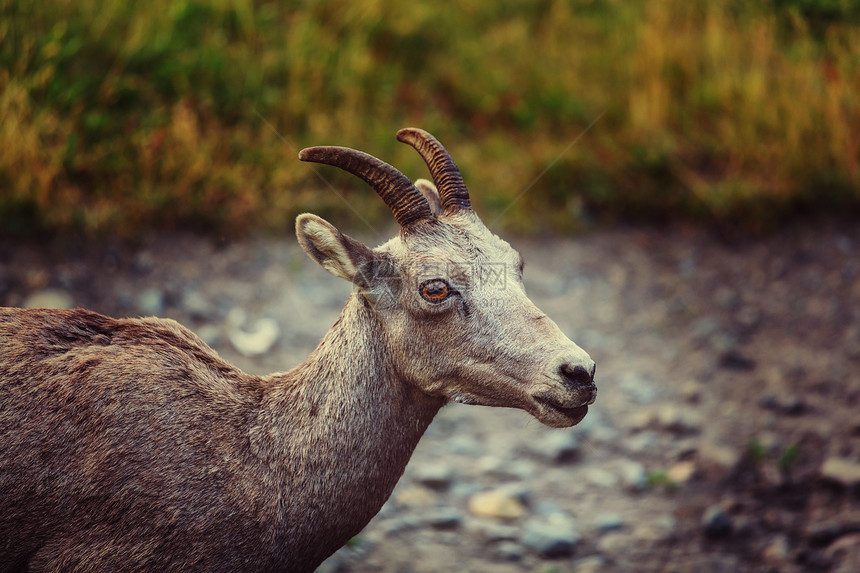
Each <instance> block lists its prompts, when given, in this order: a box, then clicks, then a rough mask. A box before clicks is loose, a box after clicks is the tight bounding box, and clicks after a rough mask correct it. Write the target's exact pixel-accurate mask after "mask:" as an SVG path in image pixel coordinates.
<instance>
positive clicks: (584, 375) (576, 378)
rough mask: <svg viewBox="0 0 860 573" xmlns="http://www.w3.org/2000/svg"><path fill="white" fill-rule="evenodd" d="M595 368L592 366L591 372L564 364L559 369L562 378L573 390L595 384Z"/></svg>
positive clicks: (581, 367) (577, 366)
mask: <svg viewBox="0 0 860 573" xmlns="http://www.w3.org/2000/svg"><path fill="white" fill-rule="evenodd" d="M594 371H595V367H594V366H592V368H591V372H589V371H588V370H586V369H585V368H584V367H583V366H580V365H578V364H577V365H576V366H573V365H571V364H562V365H561V367H560V368H559V373H560V374H561V377H562V378H564V379H565V381H567V383H568V384H570V386H572V387H573V388H581V387H583V386H591V385H592V384H593V383H594Z"/></svg>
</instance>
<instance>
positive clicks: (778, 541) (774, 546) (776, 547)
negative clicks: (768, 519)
mask: <svg viewBox="0 0 860 573" xmlns="http://www.w3.org/2000/svg"><path fill="white" fill-rule="evenodd" d="M761 556H762V558H763V559H764V560H765V561H767V562H768V563H772V564H774V565H781V564H783V563H785V562H786V561H788V558H789V552H788V540H786V538H785V536H784V535H778V536H776V537H774V538H773V539H771V540H770V542H769V543H768V544H767V545H766V546H765V548H764V549H763V550H762V552H761Z"/></svg>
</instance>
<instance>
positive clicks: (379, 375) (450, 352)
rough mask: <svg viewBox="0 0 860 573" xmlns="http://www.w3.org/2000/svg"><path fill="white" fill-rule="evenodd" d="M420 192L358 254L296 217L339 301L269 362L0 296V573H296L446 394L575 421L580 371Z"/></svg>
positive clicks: (359, 518)
mask: <svg viewBox="0 0 860 573" xmlns="http://www.w3.org/2000/svg"><path fill="white" fill-rule="evenodd" d="M416 133H417V132H416ZM422 133H423V132H422ZM419 135H420V134H419ZM434 141H435V140H434ZM437 143H438V142H437ZM434 145H435V144H434ZM434 149H436V152H437V155H438V148H436V147H434ZM443 151H444V150H443ZM303 153H304V152H303ZM354 155H355V154H352V155H350V156H351V157H352V156H354ZM445 155H447V152H445ZM313 156H314V155H313V153H310V154H309V155H307V157H313ZM307 157H306V158H307ZM359 157H364V155H360V156H359ZM367 157H370V156H367ZM434 157H435V156H434ZM370 160H373V161H370ZM363 161H364V162H365V163H372V164H376V163H374V162H377V163H381V162H379V161H378V160H376V159H375V158H370V159H366V158H365V159H364V160H363ZM446 165H447V163H446ZM451 165H453V162H451ZM387 168H388V169H389V170H391V169H393V168H390V166H387ZM449 171H450V170H448V171H445V173H447V174H448V175H446V177H450V173H449ZM395 172H396V170H395ZM362 173H363V172H362ZM365 175H366V174H365ZM400 177H402V176H400ZM368 179H369V180H371V182H372V181H373V180H374V179H373V177H368ZM389 179H390V178H389ZM420 187H421V189H420V191H419V190H417V189H413V190H414V193H413V195H414V196H415V197H417V198H418V200H421V201H425V199H422V197H424V198H426V202H425V203H423V205H422V210H421V211H422V213H424V214H423V215H422V216H421V217H419V218H418V219H420V220H416V222H415V223H414V224H412V225H410V226H408V227H404V228H403V229H402V230H401V233H400V235H399V236H397V237H395V238H393V239H391V240H390V241H388V242H387V243H385V244H384V245H382V246H380V247H378V248H376V249H370V248H368V247H366V246H365V245H363V244H361V243H360V242H358V241H356V240H355V239H352V238H350V237H348V236H346V235H344V234H343V233H341V232H340V231H338V230H337V229H336V228H335V227H334V226H333V225H331V224H330V223H328V222H326V221H324V220H322V219H320V218H319V217H316V216H314V215H307V214H306V215H301V216H300V217H299V218H298V220H297V222H296V229H297V234H298V238H299V242H300V243H301V245H302V247H303V248H304V249H305V251H306V252H307V253H308V255H309V256H310V257H311V258H312V259H314V260H315V261H316V262H317V263H319V264H320V265H322V266H323V267H324V268H325V269H327V270H328V271H329V272H330V273H332V274H333V275H335V276H338V277H341V278H343V279H346V280H348V281H350V282H352V283H353V284H354V285H355V292H354V293H353V294H352V296H351V297H350V298H349V300H347V303H346V306H345V307H344V309H343V312H342V313H341V315H340V317H339V318H338V320H337V322H336V323H335V324H334V326H332V328H331V330H330V331H329V332H328V334H327V335H326V337H325V338H324V339H323V340H322V342H321V343H320V345H319V346H318V347H317V348H316V350H314V352H313V353H312V354H311V356H310V357H309V358H308V359H307V360H306V361H305V362H304V363H303V364H301V365H299V366H297V367H296V368H294V369H293V370H291V371H289V372H286V373H282V374H273V375H270V376H266V377H258V376H251V375H248V374H245V373H243V372H241V371H239V370H238V369H237V368H235V367H234V366H231V365H230V364H228V363H226V362H224V361H223V360H222V359H221V358H220V357H219V356H218V355H217V354H216V353H215V351H213V350H212V349H211V348H209V347H208V346H207V345H206V344H204V343H203V342H202V341H201V340H200V339H199V338H197V337H196V336H195V335H194V334H192V333H191V332H189V331H188V330H186V329H185V328H183V327H182V326H180V325H179V324H177V323H176V322H174V321H172V320H160V319H156V318H145V319H125V320H115V319H112V318H108V317H105V316H102V315H99V314H96V313H93V312H89V311H85V310H71V311H57V310H22V309H11V308H9V309H3V308H0V573H2V572H7V571H9V572H11V571H25V570H29V571H32V572H42V571H310V570H313V569H314V568H315V567H316V566H317V565H319V564H320V563H321V562H322V561H323V560H324V559H325V558H326V557H328V556H329V555H330V554H331V553H333V552H334V551H335V550H337V548H339V547H340V546H341V545H343V544H344V543H345V542H346V541H347V540H349V538H350V537H352V536H353V535H355V534H357V533H358V532H359V531H361V529H362V528H363V527H364V526H365V525H366V524H367V522H368V521H369V520H370V519H371V518H372V517H373V516H374V515H375V514H376V513H377V512H378V511H379V508H380V507H381V506H382V504H383V503H384V502H385V500H386V499H387V498H388V496H389V495H390V494H391V491H392V489H393V488H394V485H395V483H396V482H397V480H398V479H399V478H400V475H401V474H402V473H403V470H404V468H405V467H406V463H407V462H408V461H409V457H410V456H411V454H412V451H413V450H414V449H415V446H416V445H417V443H418V440H419V439H420V438H421V435H422V434H423V433H424V430H425V429H426V428H427V426H428V425H429V424H430V422H431V421H432V419H433V416H434V415H435V414H436V412H437V411H438V410H439V408H440V407H442V405H444V404H445V403H446V402H447V401H449V400H454V401H459V402H463V403H467V404H479V405H486V406H503V407H511V408H521V409H523V410H526V411H528V412H530V413H531V414H532V415H534V416H535V417H536V418H537V419H538V420H540V421H541V422H543V423H545V424H548V425H550V426H557V427H564V426H571V425H574V424H576V423H578V422H579V421H580V420H581V419H582V417H583V416H585V414H586V412H587V410H588V405H589V404H591V403H592V402H593V401H594V399H595V397H596V395H597V388H596V387H595V386H594V383H593V376H594V362H593V361H592V360H591V358H590V357H589V356H588V354H586V353H585V352H584V351H583V350H582V349H581V348H579V347H578V346H576V345H575V344H574V343H573V342H571V341H570V339H568V338H567V336H565V335H564V333H562V332H561V330H560V329H559V328H558V326H556V324H555V323H554V322H552V320H550V319H549V318H548V317H547V316H546V315H544V314H543V313H542V312H540V310H539V309H538V308H537V307H536V306H535V305H534V303H532V302H531V301H530V300H529V299H528V297H527V296H526V294H525V290H524V288H523V284H522V258H521V257H520V256H519V254H518V253H517V252H516V251H515V250H513V249H512V248H511V247H510V245H508V244H507V243H506V242H504V241H503V240H501V239H499V238H498V237H496V236H495V235H493V234H492V233H490V232H489V231H488V230H487V228H486V227H485V226H484V225H483V223H481V221H480V220H479V219H478V217H477V215H475V214H474V213H473V212H472V211H471V209H468V208H467V207H468V201H467V195H466V196H465V197H466V199H465V203H464V202H463V200H461V199H463V197H460V196H458V195H456V194H453V195H452V197H453V198H454V199H455V200H456V201H455V203H456V205H455V204H454V203H451V205H449V207H451V206H457V208H456V209H453V208H450V209H449V208H447V207H446V208H445V209H442V206H443V204H442V202H441V199H440V197H439V193H438V191H437V190H436V188H435V186H434V185H433V184H431V183H430V182H427V181H424V182H421V183H420ZM457 189H459V187H457ZM462 192H463V193H465V187H463V190H462ZM458 197H459V198H458ZM449 203H450V202H449ZM431 205H432V207H431ZM490 271H492V272H490ZM494 277H495V278H494ZM488 278H493V280H488ZM428 283H434V284H439V283H445V284H446V285H447V287H448V291H447V292H448V293H449V296H447V297H446V298H444V299H441V300H429V299H427V298H425V297H423V296H422V294H421V292H422V290H421V285H423V284H428Z"/></svg>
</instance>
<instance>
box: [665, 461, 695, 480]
mask: <svg viewBox="0 0 860 573" xmlns="http://www.w3.org/2000/svg"><path fill="white" fill-rule="evenodd" d="M695 473H696V464H694V463H693V462H690V461H685V462H678V463H676V464H675V465H673V466H672V467H670V468H669V469H668V470H666V479H668V480H669V481H670V482H672V483H674V484H678V485H682V484H685V483H687V482H688V481H690V480H691V479H692V477H693V475H694V474H695Z"/></svg>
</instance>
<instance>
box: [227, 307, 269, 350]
mask: <svg viewBox="0 0 860 573" xmlns="http://www.w3.org/2000/svg"><path fill="white" fill-rule="evenodd" d="M245 318H246V315H245V311H243V310H242V309H240V308H234V309H233V310H231V311H230V314H229V315H228V317H227V324H228V326H229V327H230V330H229V332H228V333H227V338H229V339H230V342H231V343H232V344H233V347H234V348H235V349H236V350H238V351H239V352H240V353H241V354H243V355H244V356H248V357H253V356H259V355H261V354H265V353H266V352H268V351H269V350H271V348H272V347H273V346H274V345H275V342H276V341H277V340H278V337H279V336H280V335H281V329H280V327H278V323H277V322H275V321H274V320H273V319H271V318H267V317H264V318H261V319H259V320H257V321H256V322H255V323H254V325H253V326H252V327H251V328H250V330H243V329H242V328H241V325H242V323H244V322H245Z"/></svg>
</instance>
